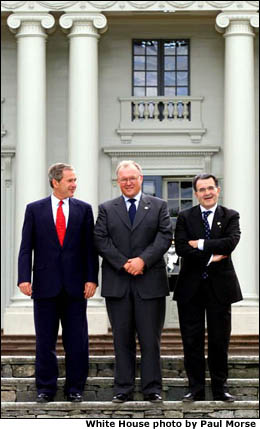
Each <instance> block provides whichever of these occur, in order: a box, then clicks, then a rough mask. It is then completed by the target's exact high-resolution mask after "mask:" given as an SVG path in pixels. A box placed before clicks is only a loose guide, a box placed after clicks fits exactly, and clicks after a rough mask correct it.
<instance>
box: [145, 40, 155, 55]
mask: <svg viewBox="0 0 260 429" xmlns="http://www.w3.org/2000/svg"><path fill="white" fill-rule="evenodd" d="M146 44H147V47H146V53H147V55H157V48H158V46H157V45H158V42H154V41H148V42H146Z"/></svg>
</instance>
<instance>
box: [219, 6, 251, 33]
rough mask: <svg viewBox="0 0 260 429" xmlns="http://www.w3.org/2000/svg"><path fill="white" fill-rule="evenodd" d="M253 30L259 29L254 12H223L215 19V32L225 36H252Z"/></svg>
mask: <svg viewBox="0 0 260 429" xmlns="http://www.w3.org/2000/svg"><path fill="white" fill-rule="evenodd" d="M253 28H259V15H258V13H256V12H253V11H252V12H248V11H247V12H246V13H243V12H223V13H220V14H219V15H218V16H217V18H216V30H217V31H218V32H219V33H225V36H230V35H239V34H241V35H243V34H248V35H250V36H254V32H253Z"/></svg>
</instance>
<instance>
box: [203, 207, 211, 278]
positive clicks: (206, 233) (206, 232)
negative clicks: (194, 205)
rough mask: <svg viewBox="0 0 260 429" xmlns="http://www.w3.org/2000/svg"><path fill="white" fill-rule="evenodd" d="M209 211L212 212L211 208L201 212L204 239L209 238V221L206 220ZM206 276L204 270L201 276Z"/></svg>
mask: <svg viewBox="0 0 260 429" xmlns="http://www.w3.org/2000/svg"><path fill="white" fill-rule="evenodd" d="M210 213H212V211H211V210H208V211H206V212H202V220H203V225H204V228H205V238H206V240H208V239H209V238H210V227H209V222H208V216H209V215H210ZM207 277H208V273H207V271H204V273H202V278H203V279H206V278H207Z"/></svg>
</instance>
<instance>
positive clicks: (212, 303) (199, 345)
mask: <svg viewBox="0 0 260 429" xmlns="http://www.w3.org/2000/svg"><path fill="white" fill-rule="evenodd" d="M178 312H179V321H180V329H181V335H182V341H183V348H184V366H185V370H186V373H187V376H188V380H189V389H190V391H191V392H193V393H199V392H200V393H202V392H204V390H205V351H204V342H205V313H206V318H207V332H208V368H209V372H210V377H211V388H212V392H213V395H217V394H221V393H223V392H225V390H226V381H227V378H228V346H229V340H230V332H231V305H224V304H221V303H219V302H218V301H217V298H216V296H215V294H214V291H213V288H212V285H211V281H210V279H209V278H207V279H205V280H203V279H202V280H201V284H200V286H199V290H198V292H197V293H196V295H195V296H193V297H192V298H191V299H190V300H189V301H188V302H187V303H180V302H178Z"/></svg>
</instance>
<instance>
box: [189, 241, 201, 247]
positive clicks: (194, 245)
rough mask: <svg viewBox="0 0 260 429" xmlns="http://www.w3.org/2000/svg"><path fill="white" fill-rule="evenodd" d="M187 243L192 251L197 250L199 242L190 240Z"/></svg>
mask: <svg viewBox="0 0 260 429" xmlns="http://www.w3.org/2000/svg"><path fill="white" fill-rule="evenodd" d="M188 243H189V245H190V246H191V247H193V248H194V249H197V248H198V243H199V240H190V241H188Z"/></svg>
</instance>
